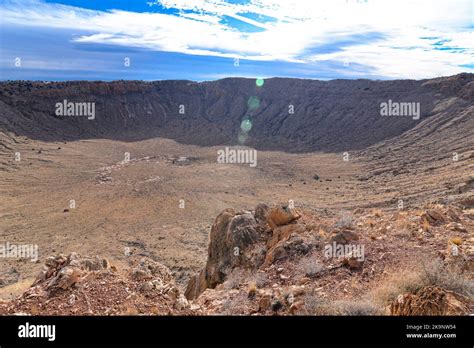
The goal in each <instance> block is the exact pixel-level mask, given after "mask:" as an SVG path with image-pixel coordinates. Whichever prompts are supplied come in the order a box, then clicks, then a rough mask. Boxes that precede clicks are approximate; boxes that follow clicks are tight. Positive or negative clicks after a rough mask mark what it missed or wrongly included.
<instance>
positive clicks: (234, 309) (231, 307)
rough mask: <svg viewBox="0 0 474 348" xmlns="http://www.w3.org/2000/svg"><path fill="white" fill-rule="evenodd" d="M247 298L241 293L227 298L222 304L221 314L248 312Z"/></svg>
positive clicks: (242, 313)
mask: <svg viewBox="0 0 474 348" xmlns="http://www.w3.org/2000/svg"><path fill="white" fill-rule="evenodd" d="M247 304H248V299H247V296H245V295H243V294H238V295H237V296H235V297H232V298H228V299H226V300H225V301H224V303H223V304H222V311H221V313H222V315H245V314H246V313H247V312H248V308H247Z"/></svg>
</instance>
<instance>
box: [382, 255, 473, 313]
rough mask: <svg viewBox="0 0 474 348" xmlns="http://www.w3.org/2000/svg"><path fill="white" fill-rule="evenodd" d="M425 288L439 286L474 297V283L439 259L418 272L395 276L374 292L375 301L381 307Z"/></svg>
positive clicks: (405, 272) (402, 273) (422, 267)
mask: <svg viewBox="0 0 474 348" xmlns="http://www.w3.org/2000/svg"><path fill="white" fill-rule="evenodd" d="M425 286H438V287H440V288H443V289H445V290H450V291H453V292H456V293H459V294H462V295H466V296H469V297H472V296H474V282H473V281H472V280H470V279H468V278H467V277H466V276H465V274H463V273H462V272H461V271H460V270H458V269H456V268H448V267H447V266H446V265H445V264H443V262H442V261H441V260H439V259H437V260H434V261H431V262H429V263H427V264H424V265H422V266H421V269H420V270H418V271H404V272H401V273H400V274H395V275H393V277H391V278H390V279H388V280H387V281H386V282H385V284H383V285H382V286H380V287H379V288H377V289H376V290H374V294H373V295H374V296H373V297H374V301H375V302H376V303H377V304H378V305H381V306H385V305H387V304H388V303H390V302H392V301H394V300H395V299H396V298H397V296H398V295H400V294H405V293H410V294H414V293H416V292H417V291H418V290H420V289H421V288H423V287H425Z"/></svg>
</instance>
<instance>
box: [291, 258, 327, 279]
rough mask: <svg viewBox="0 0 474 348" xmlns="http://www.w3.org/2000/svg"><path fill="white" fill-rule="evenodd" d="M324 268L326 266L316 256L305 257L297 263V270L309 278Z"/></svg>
mask: <svg viewBox="0 0 474 348" xmlns="http://www.w3.org/2000/svg"><path fill="white" fill-rule="evenodd" d="M323 269H324V266H323V265H322V264H321V263H320V262H319V261H318V260H317V259H316V258H314V257H305V258H303V259H301V260H300V262H299V263H298V265H297V272H298V273H300V274H302V275H304V276H305V277H309V278H313V277H316V276H317V275H318V274H319V273H320V272H321V271H322V270H323Z"/></svg>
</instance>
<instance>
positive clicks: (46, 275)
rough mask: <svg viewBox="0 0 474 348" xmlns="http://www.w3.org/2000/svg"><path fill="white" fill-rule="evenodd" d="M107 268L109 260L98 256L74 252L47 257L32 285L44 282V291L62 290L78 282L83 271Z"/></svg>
mask: <svg viewBox="0 0 474 348" xmlns="http://www.w3.org/2000/svg"><path fill="white" fill-rule="evenodd" d="M107 268H109V262H108V261H107V260H106V259H100V258H99V257H95V258H90V257H82V256H80V255H78V254H76V253H71V254H70V255H69V256H67V257H66V256H64V255H58V256H56V257H49V258H48V259H47V260H46V262H45V266H44V267H43V270H42V271H41V273H40V274H39V275H38V277H37V278H36V280H35V281H34V283H33V286H37V285H40V284H42V283H46V285H45V290H46V291H54V290H56V289H63V290H64V289H67V288H69V287H71V286H73V285H74V284H76V283H77V282H79V281H80V279H81V277H82V275H83V274H84V273H87V272H91V271H98V270H102V269H107Z"/></svg>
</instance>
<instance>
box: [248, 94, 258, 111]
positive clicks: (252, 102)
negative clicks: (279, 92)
mask: <svg viewBox="0 0 474 348" xmlns="http://www.w3.org/2000/svg"><path fill="white" fill-rule="evenodd" d="M247 106H248V108H249V109H250V110H255V109H258V108H259V106H260V99H258V97H255V96H251V97H250V98H249V100H248V101H247Z"/></svg>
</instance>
